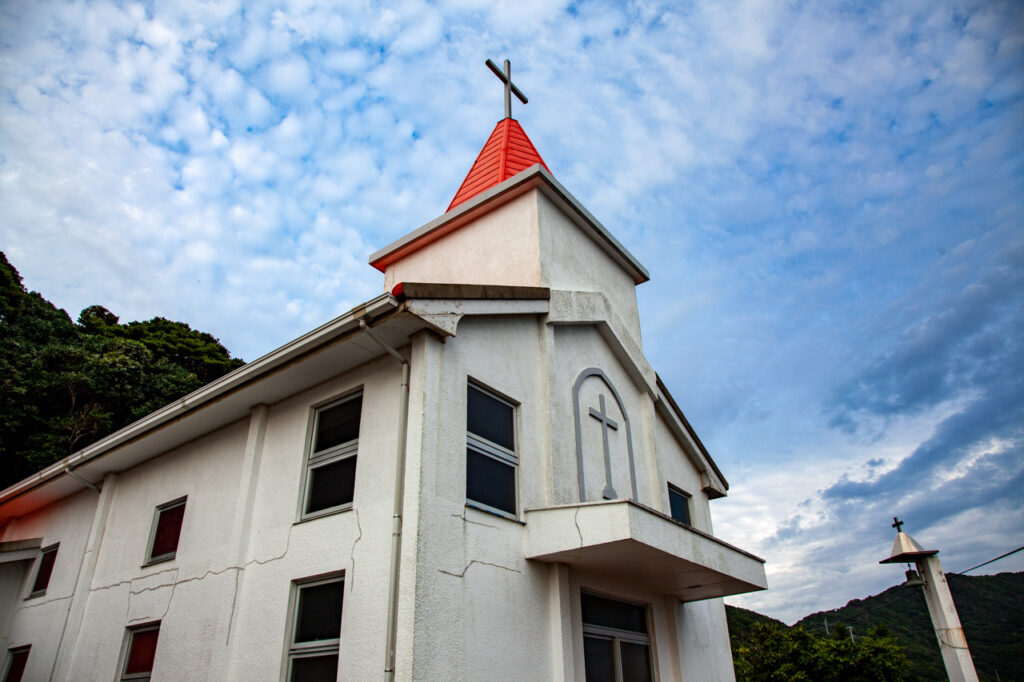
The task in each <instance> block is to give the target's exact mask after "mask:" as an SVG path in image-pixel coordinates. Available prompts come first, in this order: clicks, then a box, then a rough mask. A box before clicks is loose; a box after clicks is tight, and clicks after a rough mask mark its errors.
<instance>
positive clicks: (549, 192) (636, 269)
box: [370, 163, 651, 284]
mask: <svg viewBox="0 0 1024 682" xmlns="http://www.w3.org/2000/svg"><path fill="white" fill-rule="evenodd" d="M535 187H536V188H538V189H540V190H541V191H542V192H543V193H544V195H545V196H546V197H548V198H549V199H551V200H552V201H554V203H555V204H556V205H557V206H559V208H561V209H562V210H563V211H564V212H565V213H567V214H568V215H569V216H570V217H572V218H574V222H575V223H576V224H577V225H579V226H580V227H581V228H583V229H584V231H586V232H588V233H590V235H591V238H592V239H594V241H595V242H596V243H597V244H598V245H599V246H600V247H601V248H602V249H603V250H604V251H605V252H606V253H608V254H609V255H610V256H611V257H612V258H613V259H614V260H615V261H616V262H617V263H619V265H620V266H622V267H623V268H624V269H625V270H626V271H627V272H628V273H629V274H630V276H631V277H632V278H633V282H634V283H636V284H641V283H643V282H646V281H648V280H649V279H650V278H651V277H650V274H649V273H648V272H647V269H646V268H644V266H643V265H641V264H640V261H638V260H637V259H636V257H635V256H634V255H633V254H631V253H630V252H629V250H628V249H626V247H625V246H623V245H622V244H621V243H620V242H619V241H618V240H617V239H616V238H615V237H613V236H612V234H611V233H610V232H609V231H608V229H607V228H606V227H605V226H604V225H602V224H601V222H600V221H599V220H598V219H597V218H595V217H594V216H593V215H592V214H591V213H590V211H588V210H587V209H586V208H584V207H583V205H582V204H581V203H580V202H579V200H578V199H576V197H574V196H573V195H572V194H571V193H570V192H569V190H567V189H566V188H565V187H563V186H562V185H561V183H559V182H558V181H557V180H555V178H554V176H552V175H551V173H550V172H549V171H548V170H547V169H546V168H544V167H543V166H542V165H540V164H539V163H536V164H534V165H532V166H530V167H529V168H527V169H526V170H524V171H520V172H519V173H516V174H515V175H513V176H512V177H511V178H509V179H508V180H505V181H504V182H501V183H498V184H497V185H495V186H494V187H492V188H490V189H488V190H486V191H484V192H481V193H480V194H477V195H476V196H474V197H473V198H471V199H468V200H466V201H465V202H463V203H461V204H459V205H458V206H456V207H455V208H453V209H452V210H450V211H448V212H447V213H445V214H444V215H442V216H439V217H437V218H435V219H434V220H431V221H430V222H429V223H427V224H425V225H423V226H422V227H419V228H417V229H416V230H413V231H412V232H410V233H409V234H407V235H405V236H404V237H401V238H399V239H396V240H395V241H393V242H391V243H390V244H388V245H387V246H385V247H384V248H382V249H380V250H378V251H376V252H374V253H373V254H371V255H370V265H372V266H373V267H375V268H377V269H378V270H380V271H381V272H384V270H385V269H386V268H387V266H388V265H390V264H392V263H394V262H395V261H397V260H399V259H401V258H403V257H404V256H406V255H408V254H410V253H412V252H414V251H417V250H419V249H420V248H422V247H424V246H426V245H427V244H430V243H432V242H435V241H437V240H438V239H440V238H441V237H443V236H445V235H446V234H448V233H450V232H454V231H455V230H457V229H459V228H460V227H462V226H463V225H465V224H467V223H469V222H471V221H472V220H474V219H476V218H477V217H479V216H481V215H483V214H484V213H487V212H489V211H491V210H493V209H494V208H496V207H497V206H500V205H501V204H504V203H506V202H508V201H511V200H512V199H514V198H516V197H518V196H520V195H521V194H524V193H526V192H527V191H529V190H531V189H533V188H535Z"/></svg>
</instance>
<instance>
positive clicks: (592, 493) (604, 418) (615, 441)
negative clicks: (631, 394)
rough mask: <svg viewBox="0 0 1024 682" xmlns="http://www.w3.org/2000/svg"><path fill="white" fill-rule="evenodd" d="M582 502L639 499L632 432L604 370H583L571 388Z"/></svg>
mask: <svg viewBox="0 0 1024 682" xmlns="http://www.w3.org/2000/svg"><path fill="white" fill-rule="evenodd" d="M572 400H573V411H574V418H575V426H576V467H577V473H578V476H579V493H580V502H587V501H589V500H597V499H602V498H603V499H606V500H615V499H620V497H621V496H622V494H626V495H628V496H629V497H630V498H631V499H633V500H635V499H636V498H637V494H636V470H635V467H634V460H633V434H632V430H631V428H630V424H629V415H628V413H627V412H626V408H625V405H624V404H623V402H622V398H621V397H620V396H619V392H618V391H617V390H616V389H615V386H614V385H613V384H612V382H611V380H610V379H609V378H608V375H606V374H605V373H604V372H603V371H602V370H600V369H598V368H596V367H591V368H589V369H585V370H583V371H582V372H580V374H579V376H578V377H577V378H576V381H575V382H574V383H573V388H572Z"/></svg>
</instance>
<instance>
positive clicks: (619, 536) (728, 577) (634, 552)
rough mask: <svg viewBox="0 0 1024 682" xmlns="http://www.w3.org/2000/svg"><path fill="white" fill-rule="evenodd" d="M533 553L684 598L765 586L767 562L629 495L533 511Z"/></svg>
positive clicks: (529, 523)
mask: <svg viewBox="0 0 1024 682" xmlns="http://www.w3.org/2000/svg"><path fill="white" fill-rule="evenodd" d="M525 520H526V529H527V540H526V543H527V549H526V558H527V559H534V560H537V561H544V562H549V563H563V564H568V565H570V566H572V567H574V568H576V569H579V570H581V571H586V572H587V573H591V574H594V575H598V576H601V577H605V578H611V579H613V580H618V581H622V582H627V583H632V584H635V585H638V586H640V587H642V588H644V589H647V590H653V591H655V592H658V593H659V594H667V595H673V596H676V597H678V598H679V599H680V600H682V601H699V600H701V599H711V598H713V597H726V596H729V595H733V594H742V593H744V592H754V591H757V590H764V589H767V587H768V580H767V578H766V576H765V571H764V560H763V559H760V558H758V557H756V556H754V555H753V554H750V553H748V552H744V551H743V550H741V549H738V548H736V547H733V546H732V545H729V544H727V543H725V542H722V541H721V540H719V539H718V538H715V537H714V536H712V535H709V534H707V533H704V532H701V531H699V530H697V529H695V528H692V527H689V526H686V525H683V524H681V523H678V522H677V521H674V520H672V519H671V518H669V517H668V516H665V515H664V514H661V513H659V512H657V511H655V510H653V509H650V508H648V507H645V506H643V505H640V504H637V503H635V502H632V501H629V500H607V501H603V502H586V503H582V504H572V505H561V506H557V507H548V508H544V509H530V510H527V511H526V512H525Z"/></svg>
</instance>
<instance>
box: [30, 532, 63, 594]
mask: <svg viewBox="0 0 1024 682" xmlns="http://www.w3.org/2000/svg"><path fill="white" fill-rule="evenodd" d="M58 547H60V545H59V544H56V545H50V546H49V547H44V548H43V551H42V554H41V555H40V557H39V568H38V569H37V570H36V579H35V581H34V582H33V583H32V591H31V592H29V593H28V596H29V597H39V596H41V595H44V594H46V588H47V587H48V586H49V585H50V576H51V575H53V564H54V562H56V561H57V548H58Z"/></svg>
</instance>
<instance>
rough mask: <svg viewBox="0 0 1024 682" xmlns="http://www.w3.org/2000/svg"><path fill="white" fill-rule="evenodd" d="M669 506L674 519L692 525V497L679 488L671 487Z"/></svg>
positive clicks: (669, 489)
mask: <svg viewBox="0 0 1024 682" xmlns="http://www.w3.org/2000/svg"><path fill="white" fill-rule="evenodd" d="M668 505H669V509H670V510H671V512H672V518H673V519H675V520H676V521H681V522H682V523H685V524H686V525H690V496H689V495H687V494H686V493H684V492H683V491H682V490H680V489H679V488H676V487H675V486H672V485H670V486H669V487H668Z"/></svg>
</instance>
